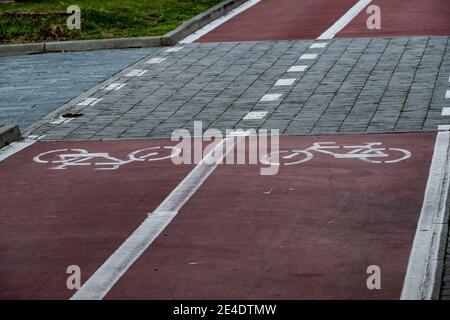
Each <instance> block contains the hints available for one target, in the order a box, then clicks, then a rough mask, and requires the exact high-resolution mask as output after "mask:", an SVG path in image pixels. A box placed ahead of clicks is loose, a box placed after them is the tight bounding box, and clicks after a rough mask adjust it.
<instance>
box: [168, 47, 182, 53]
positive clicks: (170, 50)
mask: <svg viewBox="0 0 450 320" xmlns="http://www.w3.org/2000/svg"><path fill="white" fill-rule="evenodd" d="M183 48H184V47H172V48H169V49H167V50H166V52H178V51H180V50H181V49H183Z"/></svg>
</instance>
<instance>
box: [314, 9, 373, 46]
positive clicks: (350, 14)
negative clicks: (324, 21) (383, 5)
mask: <svg viewBox="0 0 450 320" xmlns="http://www.w3.org/2000/svg"><path fill="white" fill-rule="evenodd" d="M371 2H372V0H359V1H358V2H357V3H356V4H355V5H354V6H353V7H352V8H351V9H350V10H349V11H347V13H346V14H344V15H343V16H342V17H341V18H340V19H339V20H338V21H336V22H335V23H334V24H333V25H332V26H331V27H330V28H329V29H328V30H326V31H325V32H324V33H322V34H321V35H320V36H319V37H318V38H317V39H318V40H329V39H333V38H334V36H335V35H336V34H337V33H338V32H339V31H341V30H342V29H344V28H345V27H346V26H347V25H348V24H349V23H350V21H352V20H353V18H355V17H356V16H357V15H358V14H359V13H360V12H361V11H362V10H363V9H364V8H365V7H367V6H368V5H369V4H370V3H371Z"/></svg>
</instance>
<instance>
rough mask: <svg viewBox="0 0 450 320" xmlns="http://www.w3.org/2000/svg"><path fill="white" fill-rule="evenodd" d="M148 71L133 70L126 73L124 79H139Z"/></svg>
mask: <svg viewBox="0 0 450 320" xmlns="http://www.w3.org/2000/svg"><path fill="white" fill-rule="evenodd" d="M147 71H148V70H140V69H134V70H131V71H130V72H128V73H127V74H126V75H125V77H140V76H142V75H144V74H145V73H146V72H147Z"/></svg>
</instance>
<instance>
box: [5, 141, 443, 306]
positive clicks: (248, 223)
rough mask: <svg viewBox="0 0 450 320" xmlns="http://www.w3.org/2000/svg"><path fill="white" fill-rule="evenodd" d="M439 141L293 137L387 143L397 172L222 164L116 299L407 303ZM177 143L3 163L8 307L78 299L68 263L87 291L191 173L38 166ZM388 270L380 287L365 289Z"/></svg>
mask: <svg viewBox="0 0 450 320" xmlns="http://www.w3.org/2000/svg"><path fill="white" fill-rule="evenodd" d="M434 140H435V134H434V133H415V134H395V135H394V134H390V135H358V136H316V137H312V136H307V137H282V138H281V148H282V149H287V148H304V147H307V146H309V145H311V144H312V143H313V142H319V141H322V142H323V141H335V142H338V143H339V145H341V144H352V145H353V144H360V143H365V142H373V141H380V142H383V145H384V146H386V147H398V148H404V149H408V150H410V151H411V152H412V157H411V158H409V159H407V160H404V161H402V162H399V163H392V164H370V163H366V162H363V161H361V160H359V159H335V158H333V157H332V156H330V155H321V154H317V153H316V154H315V155H314V158H313V159H312V160H310V161H308V162H305V163H303V164H299V165H294V166H283V167H281V169H280V172H279V173H278V175H275V176H261V175H260V174H259V169H260V166H259V165H220V166H219V167H218V168H217V169H216V170H215V171H214V172H213V173H212V175H211V176H210V177H209V178H208V179H207V180H206V182H205V183H204V184H203V186H202V187H200V189H199V190H198V191H197V192H196V193H195V194H194V195H193V197H192V198H191V199H190V200H189V201H188V202H187V203H186V204H185V205H184V207H183V208H182V209H181V211H180V212H179V214H178V215H177V216H176V217H175V219H174V220H173V221H172V222H171V224H170V225H169V226H168V227H167V228H166V230H164V231H163V232H162V234H161V235H160V236H159V237H158V238H157V239H156V240H155V242H154V243H153V244H152V245H151V246H150V248H149V249H148V250H147V251H146V252H145V253H144V254H143V256H141V258H139V259H138V260H137V262H136V263H135V264H134V265H133V266H132V267H131V268H130V269H129V270H128V271H127V272H126V273H125V275H124V276H123V277H122V278H121V279H120V280H119V282H118V283H117V284H116V285H115V286H114V287H113V289H112V290H111V291H110V293H109V294H108V295H107V296H106V298H108V299H114V298H127V299H134V298H141V299H174V298H176V299H190V298H192V299H200V298H202V299H203V298H204V299H214V298H226V299H252V298H255V299H257V298H261V299H271V298H273V299H281V298H285V299H307V298H313V299H318V298H359V299H360V298H389V299H397V298H399V296H400V291H401V288H402V284H403V279H404V276H405V272H406V267H407V262H408V257H409V253H410V250H411V245H412V241H413V237H414V234H415V230H416V225H417V221H418V218H419V214H420V210H421V206H422V200H423V194H424V190H425V186H426V180H427V176H428V170H429V166H430V161H431V156H432V152H433V146H434ZM170 144H173V143H171V142H169V141H165V142H164V141H155V140H146V141H145V140H140V141H114V142H112V141H111V142H39V143H36V144H34V145H33V146H31V147H29V148H27V149H25V150H23V151H21V152H20V153H18V154H16V155H14V156H13V157H11V158H8V159H6V160H5V161H3V162H1V163H0V179H1V181H2V183H3V184H4V185H7V186H8V188H5V190H2V192H1V193H0V203H1V204H2V205H1V209H0V257H1V260H0V298H1V299H47V298H55V299H67V298H69V297H70V296H72V294H73V291H69V290H68V289H67V288H66V280H67V277H68V276H69V275H68V274H66V269H67V267H68V266H69V265H78V266H80V268H81V271H82V281H83V282H84V281H86V280H87V279H88V278H89V277H90V276H91V275H92V274H93V272H95V270H96V269H97V268H99V267H100V266H101V264H102V263H103V262H104V261H105V260H106V259H107V258H108V257H109V256H110V255H111V254H112V253H113V252H114V251H115V250H116V249H117V248H118V247H119V246H120V244H121V243H123V241H124V240H125V239H126V238H127V237H128V236H129V235H130V234H131V233H132V232H133V231H134V230H135V229H136V228H137V226H138V225H139V224H140V223H141V222H142V221H143V220H144V219H145V217H146V215H147V213H149V212H152V211H153V210H154V209H155V208H156V207H157V206H158V205H159V204H160V203H161V202H162V201H163V200H164V199H165V197H166V196H167V195H168V194H169V193H170V192H171V191H172V190H173V189H174V188H175V187H176V186H177V184H178V183H179V182H180V181H181V180H182V179H183V178H184V177H185V176H186V175H187V173H188V172H189V171H190V170H191V168H192V166H187V165H182V166H176V165H174V164H172V162H171V161H170V160H162V161H158V162H135V163H131V164H128V165H126V166H124V167H121V168H120V169H118V170H116V171H95V170H94V168H93V167H91V166H87V167H71V168H68V169H66V170H52V169H50V168H51V165H50V164H40V163H35V162H33V160H32V159H33V157H34V156H36V155H37V154H39V153H41V152H44V151H48V150H53V149H61V148H83V149H86V150H89V151H91V152H109V153H110V154H112V155H115V156H121V157H122V158H126V155H127V154H128V153H129V152H131V151H134V150H136V149H141V148H144V147H148V146H154V145H170ZM373 264H375V265H379V266H380V267H381V270H382V290H374V291H371V290H368V289H367V288H366V279H367V277H368V275H367V274H366V269H367V267H368V266H369V265H373Z"/></svg>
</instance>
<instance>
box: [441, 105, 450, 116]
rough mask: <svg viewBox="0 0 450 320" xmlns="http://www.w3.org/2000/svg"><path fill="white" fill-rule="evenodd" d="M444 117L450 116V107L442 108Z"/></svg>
mask: <svg viewBox="0 0 450 320" xmlns="http://www.w3.org/2000/svg"><path fill="white" fill-rule="evenodd" d="M442 115H443V116H450V107H445V108H442Z"/></svg>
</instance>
